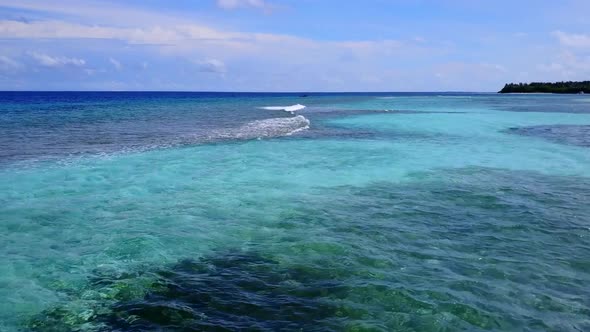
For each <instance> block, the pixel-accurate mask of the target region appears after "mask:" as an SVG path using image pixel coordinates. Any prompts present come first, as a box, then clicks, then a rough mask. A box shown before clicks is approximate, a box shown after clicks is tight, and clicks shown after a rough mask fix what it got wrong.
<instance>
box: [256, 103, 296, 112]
mask: <svg viewBox="0 0 590 332" xmlns="http://www.w3.org/2000/svg"><path fill="white" fill-rule="evenodd" d="M260 108H261V109H264V110H268V111H285V112H289V113H295V112H297V111H301V110H302V109H304V108H305V105H301V104H295V105H291V106H264V107H260Z"/></svg>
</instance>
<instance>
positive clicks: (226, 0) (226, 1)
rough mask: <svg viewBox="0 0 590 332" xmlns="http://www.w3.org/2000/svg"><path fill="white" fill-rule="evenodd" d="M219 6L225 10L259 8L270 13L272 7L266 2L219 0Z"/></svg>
mask: <svg viewBox="0 0 590 332" xmlns="http://www.w3.org/2000/svg"><path fill="white" fill-rule="evenodd" d="M217 6H218V7H220V8H223V9H237V8H258V9H262V10H265V11H270V10H271V6H270V4H268V3H267V2H266V1H264V0H217Z"/></svg>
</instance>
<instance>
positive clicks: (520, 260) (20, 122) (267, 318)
mask: <svg viewBox="0 0 590 332" xmlns="http://www.w3.org/2000/svg"><path fill="white" fill-rule="evenodd" d="M297 104H302V105H305V106H306V108H304V109H301V110H298V111H296V112H294V113H293V114H292V113H291V112H286V111H283V110H281V109H279V108H277V107H276V106H290V105H297ZM0 299H1V301H0V331H7V332H12V331H235V330H244V331H246V330H247V331H277V330H282V331H291V330H292V331H301V330H303V331H590V98H588V97H585V96H581V95H580V96H578V95H497V94H467V93H463V94H461V93H442V94H441V93H349V94H345V93H344V94H330V93H324V94H316V93H307V94H299V93H295V94H265V93H164V92H144V93H139V92H138V93H132V92H129V93H126V92H120V93H107V92H96V93H93V92H2V93H0Z"/></svg>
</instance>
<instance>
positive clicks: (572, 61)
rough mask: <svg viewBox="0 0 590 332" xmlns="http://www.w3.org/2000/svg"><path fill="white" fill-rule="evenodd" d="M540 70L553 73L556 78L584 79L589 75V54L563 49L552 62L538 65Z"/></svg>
mask: <svg viewBox="0 0 590 332" xmlns="http://www.w3.org/2000/svg"><path fill="white" fill-rule="evenodd" d="M538 69H539V70H540V71H541V72H544V73H546V74H551V75H553V76H552V77H554V79H556V80H586V79H587V78H588V76H589V75H590V56H583V55H576V54H574V53H572V52H569V51H565V52H562V53H561V54H559V55H558V56H557V57H556V58H555V59H554V61H553V62H551V63H549V64H544V65H540V66H538Z"/></svg>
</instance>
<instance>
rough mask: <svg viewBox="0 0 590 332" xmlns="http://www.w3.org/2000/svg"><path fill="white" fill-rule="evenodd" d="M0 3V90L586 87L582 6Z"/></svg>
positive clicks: (589, 44)
mask: <svg viewBox="0 0 590 332" xmlns="http://www.w3.org/2000/svg"><path fill="white" fill-rule="evenodd" d="M172 2H173V1H159V0H129V1H82V0H76V1H70V0H63V1H62V0H53V1H35V0H17V1H15V0H0V90H190V91H204V90H206V91H496V90H498V89H499V88H501V87H502V85H503V84H504V83H506V82H521V81H523V82H525V81H555V80H588V79H590V19H588V17H589V16H588V15H589V14H588V13H590V1H588V0H560V1H554V0H536V1H527V0H510V1H504V0H495V1H484V0H455V1H454V0H439V1H434V0H431V1H427V0H399V1H398V0H363V1H361V0H358V1H355V0H350V1H342V0H178V1H174V2H173V4H171V3H172Z"/></svg>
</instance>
